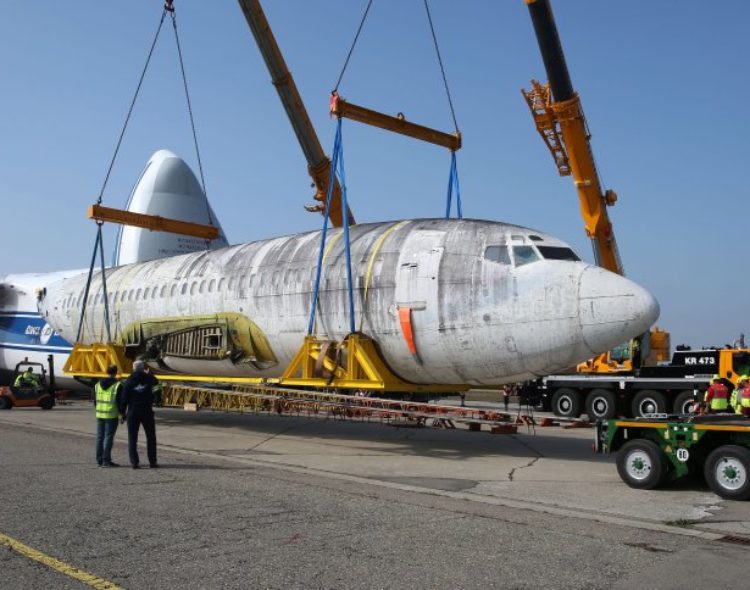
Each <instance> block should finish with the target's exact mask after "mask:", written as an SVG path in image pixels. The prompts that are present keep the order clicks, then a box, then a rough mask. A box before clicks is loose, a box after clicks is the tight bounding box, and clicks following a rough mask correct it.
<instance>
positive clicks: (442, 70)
mask: <svg viewBox="0 0 750 590" xmlns="http://www.w3.org/2000/svg"><path fill="white" fill-rule="evenodd" d="M424 9H425V11H426V12H427V22H428V23H430V32H431V33H432V42H433V44H434V45H435V53H436V54H437V59H438V64H440V73H441V74H442V76H443V86H444V87H445V95H446V96H447V97H448V106H450V109H451V117H453V126H454V127H455V128H456V133H458V121H457V120H456V111H455V109H454V108H453V99H452V98H451V91H450V88H449V87H448V78H447V77H446V75H445V67H444V66H443V58H442V56H441V55H440V46H439V45H438V40H437V35H436V34H435V26H434V25H433V24H432V15H431V14H430V5H429V4H428V3H427V0H424Z"/></svg>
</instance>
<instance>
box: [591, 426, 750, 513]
mask: <svg viewBox="0 0 750 590" xmlns="http://www.w3.org/2000/svg"><path fill="white" fill-rule="evenodd" d="M596 450H597V452H601V453H613V452H617V472H618V473H619V474H620V477H621V478H622V480H623V481H624V482H625V483H626V484H628V485H629V486H630V487H632V488H638V489H644V490H648V489H652V488H656V487H658V486H659V485H661V484H664V483H666V482H669V481H675V480H678V479H681V478H683V477H685V476H687V475H689V474H693V473H698V474H701V473H702V474H703V476H704V477H705V479H706V482H707V483H708V485H709V487H710V488H711V490H713V491H714V492H715V493H716V494H718V495H719V496H721V497H722V498H727V499H729V500H747V499H748V498H750V419H748V418H744V417H741V416H734V415H732V414H716V415H708V416H670V417H667V418H662V419H635V420H608V421H601V422H599V423H598V424H597V436H596Z"/></svg>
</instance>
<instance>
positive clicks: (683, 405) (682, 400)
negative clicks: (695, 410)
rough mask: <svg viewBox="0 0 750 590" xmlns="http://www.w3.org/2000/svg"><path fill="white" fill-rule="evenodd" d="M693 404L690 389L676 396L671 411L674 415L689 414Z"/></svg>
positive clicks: (693, 399)
mask: <svg viewBox="0 0 750 590" xmlns="http://www.w3.org/2000/svg"><path fill="white" fill-rule="evenodd" d="M694 403H695V398H694V397H693V391H692V390H691V389H687V390H685V391H681V392H680V393H678V394H677V397H676V398H674V406H673V408H672V411H673V412H674V413H675V414H689V413H690V408H691V407H692V405H693V404H694Z"/></svg>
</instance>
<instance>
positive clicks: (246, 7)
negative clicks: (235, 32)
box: [238, 0, 355, 227]
mask: <svg viewBox="0 0 750 590" xmlns="http://www.w3.org/2000/svg"><path fill="white" fill-rule="evenodd" d="M238 2H239V4H240V8H241V9H242V13H243V14H244V15H245V20H247V24H248V26H249V27H250V30H251V31H252V33H253V37H255V42H256V43H257V45H258V49H260V53H261V55H262V56H263V60H264V61H265V62H266V67H267V68H268V71H269V73H270V74H271V82H272V83H273V85H274V87H275V88H276V92H278V94H279V98H280V99H281V103H282V105H283V106H284V110H285V111H286V114H287V117H289V122H290V123H291V124H292V128H293V129H294V133H295V135H296V136H297V140H298V141H299V144H300V147H301V148H302V152H303V153H304V154H305V159H306V160H307V165H308V172H309V173H310V177H311V178H312V181H313V184H314V185H315V189H316V190H315V195H314V197H313V198H314V199H315V200H316V201H318V203H317V204H316V205H313V206H308V207H306V209H307V210H308V211H320V212H323V211H324V210H325V202H326V196H327V195H328V182H329V178H330V174H331V160H330V159H329V158H328V156H326V154H325V152H324V151H323V148H322V146H321V145H320V140H319V139H318V135H317V133H315V128H314V127H313V125H312V122H311V121H310V117H309V116H308V114H307V109H305V105H304V103H303V102H302V97H301V96H300V94H299V91H298V90H297V85H296V84H295V83H294V78H293V77H292V73H291V72H290V71H289V68H288V67H287V65H286V62H285V61H284V56H283V55H282V54H281V50H280V49H279V45H278V44H277V43H276V39H275V38H274V36H273V32H272V31H271V27H270V25H269V24H268V20H267V19H266V15H265V14H264V12H263V8H262V7H261V5H260V2H259V0H238ZM334 182H335V184H334V187H333V193H332V194H331V207H330V211H329V215H328V217H329V218H330V220H331V223H332V224H333V225H334V226H336V227H340V226H342V225H343V224H344V214H343V212H342V211H341V188H340V187H339V184H338V181H334ZM346 217H347V219H348V222H349V225H354V223H355V221H354V216H353V215H352V212H351V210H349V211H347V216H346Z"/></svg>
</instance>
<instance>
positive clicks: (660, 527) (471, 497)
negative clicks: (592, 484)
mask: <svg viewBox="0 0 750 590" xmlns="http://www.w3.org/2000/svg"><path fill="white" fill-rule="evenodd" d="M2 422H4V423H6V424H10V425H13V426H21V427H27V428H34V429H36V430H42V431H47V432H53V433H57V434H59V433H60V432H64V433H65V434H69V435H73V436H79V437H83V438H92V437H93V436H94V433H92V432H87V431H82V430H80V429H74V428H64V427H61V426H46V425H40V424H37V423H35V422H30V421H25V422H16V421H6V420H3V421H2ZM116 442H120V441H116ZM138 446H139V447H141V448H144V449H145V448H146V443H145V442H139V443H138ZM159 448H160V449H164V450H165V451H171V452H173V453H176V454H179V455H187V456H193V457H206V458H211V459H216V460H218V461H225V462H230V463H240V464H244V465H254V466H257V467H268V468H271V469H278V470H280V471H288V472H291V473H298V474H307V475H310V474H311V475H318V476H320V477H327V478H329V479H338V480H341V481H349V482H353V483H360V484H365V485H371V486H377V487H383V488H391V489H398V490H402V491H406V492H414V493H417V494H426V495H432V496H442V497H447V498H454V499H458V500H467V501H470V502H477V503H479V504H488V505H492V506H503V507H506V508H514V509H518V510H525V511H530V512H538V513H542V514H551V515H554V516H561V517H565V518H576V519H582V520H591V521H594V522H599V523H602V524H610V525H617V526H625V527H629V528H636V529H642V530H650V531H658V532H662V533H668V534H671V535H677V536H682V537H692V538H697V539H702V540H705V541H718V540H720V539H721V538H722V537H723V536H724V534H722V533H716V532H712V531H707V530H703V529H697V528H684V527H677V526H673V525H668V524H664V523H661V522H655V521H651V520H642V519H635V518H626V517H624V516H615V515H608V514H606V513H597V512H592V511H585V510H581V509H576V508H566V507H561V506H556V505H553V504H545V503H536V504H535V503H530V502H526V501H521V500H514V499H510V498H507V497H503V496H490V495H483V494H477V493H472V492H452V491H447V490H437V489H433V488H426V487H421V486H413V485H408V484H401V483H395V482H390V481H384V480H378V479H372V478H368V477H363V476H357V475H350V474H345V473H336V472H335V471H327V470H325V469H317V468H314V467H303V466H298V465H287V464H284V463H275V462H273V461H264V460H263V459H258V458H248V457H238V456H236V455H235V456H232V455H220V454H217V453H212V452H211V451H200V450H196V449H186V448H184V447H178V446H174V445H170V444H164V443H160V445H159Z"/></svg>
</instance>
